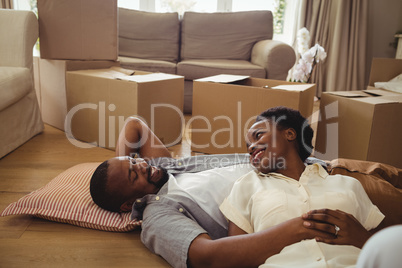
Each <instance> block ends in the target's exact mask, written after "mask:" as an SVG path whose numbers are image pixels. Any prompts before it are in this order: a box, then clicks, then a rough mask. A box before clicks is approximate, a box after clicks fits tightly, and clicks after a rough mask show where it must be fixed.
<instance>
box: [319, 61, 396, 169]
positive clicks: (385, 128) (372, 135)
mask: <svg viewBox="0 0 402 268" xmlns="http://www.w3.org/2000/svg"><path fill="white" fill-rule="evenodd" d="M401 73H402V60H400V59H385V58H375V59H373V62H372V68H371V73H370V82H369V86H368V88H367V89H366V90H359V91H336V92H326V93H323V94H322V96H321V103H320V115H321V118H320V120H319V122H318V128H317V139H316V152H315V156H316V157H319V158H322V159H328V160H331V159H335V158H348V159H358V160H367V161H373V162H380V163H385V164H390V165H393V166H395V167H399V168H402V157H401V151H402V139H401V137H402V94H400V93H398V92H394V91H388V90H383V89H378V88H374V87H373V86H374V83H375V82H388V81H389V80H391V79H393V78H394V77H396V76H398V75H400V74H401Z"/></svg>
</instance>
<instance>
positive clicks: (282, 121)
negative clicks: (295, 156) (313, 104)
mask: <svg viewBox="0 0 402 268" xmlns="http://www.w3.org/2000/svg"><path fill="white" fill-rule="evenodd" d="M262 120H271V121H272V122H274V123H276V126H277V128H278V129H279V130H283V129H287V128H293V129H294V130H295V131H296V135H297V137H296V141H297V150H298V153H299V156H300V158H301V160H302V161H305V160H306V159H307V157H309V156H310V154H311V152H312V151H313V148H314V147H313V145H312V139H313V135H314V131H313V129H312V128H311V126H310V124H309V123H308V121H307V119H306V118H304V117H303V116H302V115H301V114H300V112H299V111H297V110H294V109H291V108H287V107H284V106H278V107H274V108H270V109H268V110H265V111H264V112H262V113H261V114H260V115H258V116H257V119H256V122H259V121H262Z"/></svg>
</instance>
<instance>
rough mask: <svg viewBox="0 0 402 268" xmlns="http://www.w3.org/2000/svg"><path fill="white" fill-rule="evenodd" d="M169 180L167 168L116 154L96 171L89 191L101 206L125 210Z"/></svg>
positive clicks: (117, 210) (120, 210)
mask: <svg viewBox="0 0 402 268" xmlns="http://www.w3.org/2000/svg"><path fill="white" fill-rule="evenodd" d="M168 179H169V175H168V173H167V171H166V169H163V168H158V167H154V166H150V165H148V163H147V162H145V160H143V159H141V158H131V157H115V158H112V159H109V160H107V161H105V162H103V163H102V164H100V165H99V166H98V168H97V169H96V170H95V172H94V174H93V175H92V178H91V184H90V192H91V196H92V199H93V201H94V202H95V203H96V204H97V205H98V206H100V207H101V208H103V209H106V210H110V211H114V212H125V211H131V206H132V204H133V203H134V201H135V200H136V199H138V198H141V197H143V196H145V195H147V194H154V193H156V192H158V190H159V189H160V188H161V187H162V186H163V184H165V183H166V182H167V181H168Z"/></svg>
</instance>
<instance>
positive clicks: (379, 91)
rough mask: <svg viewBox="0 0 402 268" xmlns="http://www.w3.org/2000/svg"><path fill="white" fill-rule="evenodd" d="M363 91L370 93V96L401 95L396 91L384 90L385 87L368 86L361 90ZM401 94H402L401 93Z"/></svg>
mask: <svg viewBox="0 0 402 268" xmlns="http://www.w3.org/2000/svg"><path fill="white" fill-rule="evenodd" d="M363 91H364V92H365V93H367V94H370V95H372V96H396V95H401V94H399V93H397V92H393V91H389V90H385V89H378V88H375V87H370V86H368V87H367V89H366V90H363ZM401 96H402V95H401Z"/></svg>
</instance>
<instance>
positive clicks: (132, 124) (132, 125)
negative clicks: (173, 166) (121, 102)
mask: <svg viewBox="0 0 402 268" xmlns="http://www.w3.org/2000/svg"><path fill="white" fill-rule="evenodd" d="M132 153H139V154H140V156H141V157H142V158H144V159H150V158H156V157H171V155H170V153H169V151H168V149H167V148H166V147H165V145H164V144H163V143H162V142H161V140H160V139H159V138H158V137H157V136H156V135H155V133H153V132H152V130H151V129H150V128H149V127H148V126H147V125H146V124H145V123H144V122H143V121H142V120H140V119H139V118H135V117H129V118H128V119H127V120H126V122H125V124H124V126H123V128H122V130H121V132H120V134H119V139H118V141H117V145H116V156H126V155H127V156H130V155H131V154H132Z"/></svg>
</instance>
